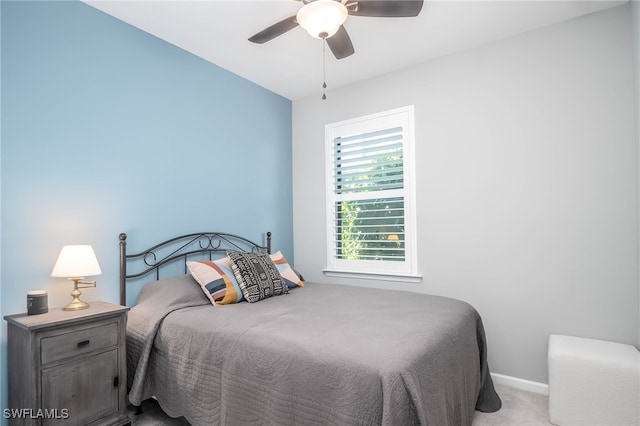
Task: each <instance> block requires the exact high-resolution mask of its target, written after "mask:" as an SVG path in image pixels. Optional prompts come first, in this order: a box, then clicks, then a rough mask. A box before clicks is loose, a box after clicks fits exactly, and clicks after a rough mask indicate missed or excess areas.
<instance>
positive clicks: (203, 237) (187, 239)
mask: <svg viewBox="0 0 640 426" xmlns="http://www.w3.org/2000/svg"><path fill="white" fill-rule="evenodd" d="M227 250H238V251H245V252H251V253H271V232H267V245H266V246H261V245H259V244H256V243H254V242H253V241H251V240H248V239H246V238H244V237H240V236H238V235H234V234H227V233H224V232H196V233H193V234H186V235H181V236H179V237H175V238H171V239H169V240H166V241H163V242H161V243H159V244H156V245H155V246H153V247H151V248H148V249H146V250H144V251H142V252H140V253H135V254H127V234H125V233H122V234H120V304H121V305H123V306H124V305H126V304H127V288H126V285H127V280H128V279H133V278H140V277H143V276H145V275H148V274H151V273H152V272H155V275H156V280H159V279H160V268H161V267H162V266H166V265H168V264H171V263H173V262H176V261H182V262H183V263H184V273H185V274H186V273H187V265H186V261H187V260H188V259H190V258H194V257H196V256H197V255H199V256H202V255H205V256H208V258H209V260H213V255H214V254H215V253H225V252H226V251H227ZM135 260H141V261H142V262H144V265H142V270H140V271H138V272H135V273H127V264H128V263H129V262H133V261H135Z"/></svg>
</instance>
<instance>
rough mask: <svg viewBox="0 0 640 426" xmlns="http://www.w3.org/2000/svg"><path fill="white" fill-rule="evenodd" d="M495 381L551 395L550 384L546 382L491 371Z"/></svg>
mask: <svg viewBox="0 0 640 426" xmlns="http://www.w3.org/2000/svg"><path fill="white" fill-rule="evenodd" d="M491 378H492V379H493V382H494V383H496V384H499V385H505V386H509V387H512V388H516V389H521V390H525V391H527V392H534V393H540V394H542V395H549V385H547V384H545V383H538V382H532V381H531V380H525V379H519V378H517V377H511V376H505V375H504V374H497V373H491Z"/></svg>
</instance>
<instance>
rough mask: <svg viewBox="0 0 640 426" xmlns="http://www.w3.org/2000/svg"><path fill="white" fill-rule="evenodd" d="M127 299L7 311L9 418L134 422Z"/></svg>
mask: <svg viewBox="0 0 640 426" xmlns="http://www.w3.org/2000/svg"><path fill="white" fill-rule="evenodd" d="M127 310H128V308H127V307H124V306H119V305H113V304H110V303H105V302H92V303H91V305H90V306H89V308H87V309H83V310H80V311H63V310H62V309H60V308H57V309H50V310H49V312H48V313H45V314H41V315H27V314H26V313H24V314H18V315H8V316H5V317H4V319H5V320H6V321H7V324H8V327H7V332H8V367H9V408H8V410H4V411H3V414H4V416H5V417H8V418H9V424H11V425H14V424H15V425H42V426H45V425H46V426H48V425H57V424H63V425H92V426H98V425H101V426H102V425H103V426H107V425H109V426H114V425H126V424H130V423H131V422H130V419H129V418H128V417H127V377H126V374H127V367H126V346H125V345H126V337H125V331H126V323H127Z"/></svg>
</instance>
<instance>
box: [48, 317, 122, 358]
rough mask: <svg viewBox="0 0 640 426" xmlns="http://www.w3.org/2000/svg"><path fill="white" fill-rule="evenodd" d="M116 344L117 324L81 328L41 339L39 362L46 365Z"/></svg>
mask: <svg viewBox="0 0 640 426" xmlns="http://www.w3.org/2000/svg"><path fill="white" fill-rule="evenodd" d="M117 344H118V323H117V322H110V323H107V324H102V325H98V326H94V327H86V328H81V329H79V330H75V331H73V332H70V333H64V334H58V335H56V336H50V337H45V338H43V339H42V341H41V343H40V359H41V360H40V362H41V363H42V364H48V363H50V362H54V361H59V360H61V359H64V358H69V357H73V356H78V355H80V354H83V353H86V352H92V351H96V350H99V349H103V348H108V347H110V346H116V345H117Z"/></svg>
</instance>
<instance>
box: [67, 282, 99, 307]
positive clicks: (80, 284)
mask: <svg viewBox="0 0 640 426" xmlns="http://www.w3.org/2000/svg"><path fill="white" fill-rule="evenodd" d="M69 279H70V280H72V281H73V284H74V285H73V291H72V292H71V297H73V300H71V302H69V304H68V305H67V306H65V307H64V308H62V310H63V311H79V310H81V309H87V308H88V307H89V304H88V303H87V302H83V301H82V300H80V295H81V294H82V293H81V292H80V290H78V287H95V286H96V282H95V281H83V280H82V278H69Z"/></svg>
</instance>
